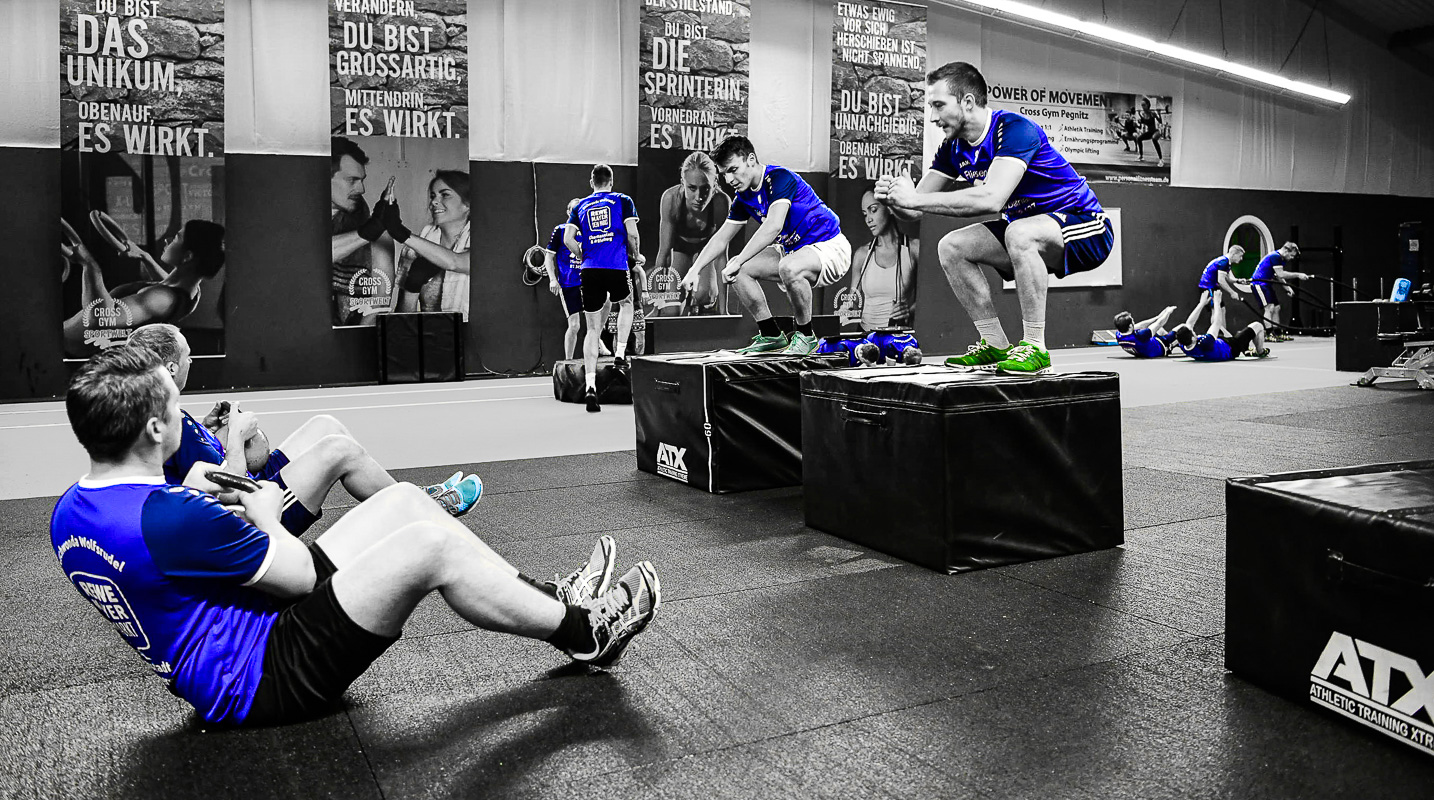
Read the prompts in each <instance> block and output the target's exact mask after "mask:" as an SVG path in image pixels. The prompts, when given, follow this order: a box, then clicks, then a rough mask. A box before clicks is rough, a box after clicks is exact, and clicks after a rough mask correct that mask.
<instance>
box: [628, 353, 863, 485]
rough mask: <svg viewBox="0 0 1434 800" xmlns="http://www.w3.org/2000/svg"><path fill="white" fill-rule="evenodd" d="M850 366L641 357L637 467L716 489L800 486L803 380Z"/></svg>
mask: <svg viewBox="0 0 1434 800" xmlns="http://www.w3.org/2000/svg"><path fill="white" fill-rule="evenodd" d="M846 363H847V357H846V355H845V354H844V353H839V354H832V355H823V356H780V355H738V354H734V353H674V354H671V355H658V356H642V357H638V358H634V359H633V360H632V398H633V414H634V417H635V420H636V424H637V467H638V469H640V470H642V471H644V472H650V473H653V474H654V475H662V476H664V477H667V478H671V479H673V480H676V481H680V482H682V483H686V484H689V485H691V486H696V487H698V488H700V489H705V490H707V491H709V492H739V491H746V490H750V489H770V488H775V487H778V486H795V485H797V484H799V483H801V482H802V424H801V389H800V384H799V382H798V375H799V374H800V373H801V372H802V371H803V370H822V369H832V368H834V367H839V366H843V365H845V364H846Z"/></svg>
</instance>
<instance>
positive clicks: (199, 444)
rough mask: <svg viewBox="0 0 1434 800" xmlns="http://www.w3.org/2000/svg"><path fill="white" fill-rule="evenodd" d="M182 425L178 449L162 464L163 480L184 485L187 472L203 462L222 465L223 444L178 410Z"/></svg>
mask: <svg viewBox="0 0 1434 800" xmlns="http://www.w3.org/2000/svg"><path fill="white" fill-rule="evenodd" d="M179 413H180V415H181V416H182V417H183V424H182V425H181V426H180V432H179V449H178V450H175V451H174V455H172V456H170V457H169V460H167V461H165V462H164V479H165V480H166V481H168V482H170V483H175V484H179V483H184V479H185V478H186V477H188V475H189V470H190V469H192V468H193V467H194V465H195V464H197V463H199V462H200V461H203V462H205V463H207V464H223V463H224V443H223V442H221V441H219V437H218V436H215V435H214V434H213V433H210V432H209V429H208V428H206V427H204V426H203V425H202V424H200V423H199V421H198V420H196V419H195V418H194V417H191V416H190V415H189V412H188V411H185V410H183V409H180V411H179Z"/></svg>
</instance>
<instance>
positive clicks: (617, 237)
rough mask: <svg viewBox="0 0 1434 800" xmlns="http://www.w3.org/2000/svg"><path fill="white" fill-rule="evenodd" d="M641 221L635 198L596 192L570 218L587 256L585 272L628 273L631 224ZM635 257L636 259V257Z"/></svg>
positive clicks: (579, 204) (585, 258)
mask: <svg viewBox="0 0 1434 800" xmlns="http://www.w3.org/2000/svg"><path fill="white" fill-rule="evenodd" d="M630 219H637V207H636V206H634V205H633V204H632V198H631V197H628V196H627V195H625V194H622V193H621V192H593V193H592V194H590V195H588V196H587V197H584V198H583V199H582V202H580V203H578V205H577V207H576V208H574V209H573V213H572V214H571V215H569V216H568V224H569V225H572V226H574V227H576V228H577V230H578V232H577V240H578V246H579V247H580V248H581V249H582V252H583V262H582V264H581V266H580V268H581V269H620V270H626V269H627V260H628V252H627V220H630ZM633 255H636V253H634V254H633Z"/></svg>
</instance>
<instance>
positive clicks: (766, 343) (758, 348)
mask: <svg viewBox="0 0 1434 800" xmlns="http://www.w3.org/2000/svg"><path fill="white" fill-rule="evenodd" d="M789 344H791V340H790V339H788V338H787V334H785V333H779V334H777V335H776V336H763V335H762V334H760V333H759V334H757V335H756V336H753V337H752V343H751V344H749V345H747V346H746V347H743V348H742V349H740V350H738V351H737V352H739V353H775V352H777V351H779V350H785V349H786V347H787V345H789Z"/></svg>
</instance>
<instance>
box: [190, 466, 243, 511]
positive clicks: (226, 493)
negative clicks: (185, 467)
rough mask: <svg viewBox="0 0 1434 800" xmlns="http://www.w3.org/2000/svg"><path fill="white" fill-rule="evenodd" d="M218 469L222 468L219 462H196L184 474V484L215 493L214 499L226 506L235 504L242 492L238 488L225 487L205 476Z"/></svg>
mask: <svg viewBox="0 0 1434 800" xmlns="http://www.w3.org/2000/svg"><path fill="white" fill-rule="evenodd" d="M217 469H221V467H220V466H219V465H218V464H208V463H205V462H203V461H198V462H195V464H194V466H192V467H190V468H189V473H188V474H186V475H185V476H184V485H185V486H188V487H189V488H191V489H198V490H199V491H201V492H208V493H209V494H212V495H214V499H216V500H218V501H219V502H220V503H223V504H224V505H226V506H231V505H234V504H235V503H237V502H239V494H240V492H239V490H238V489H225V488H224V487H222V486H220V485H219V484H217V483H215V482H214V481H211V480H209V479H208V478H206V477H205V473H207V472H210V471H211V470H217Z"/></svg>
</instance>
